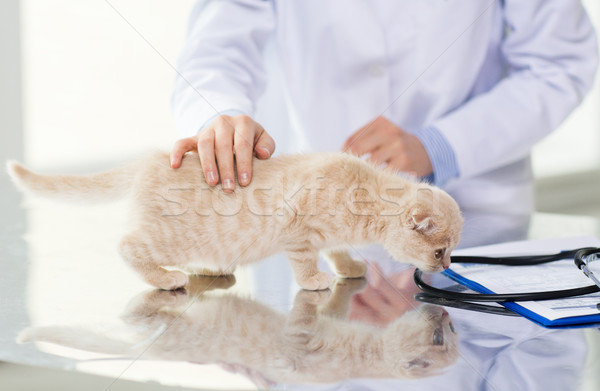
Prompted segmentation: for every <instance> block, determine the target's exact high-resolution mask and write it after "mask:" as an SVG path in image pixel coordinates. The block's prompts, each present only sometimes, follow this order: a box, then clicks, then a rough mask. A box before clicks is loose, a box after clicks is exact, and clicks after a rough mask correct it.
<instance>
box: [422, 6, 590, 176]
mask: <svg viewBox="0 0 600 391" xmlns="http://www.w3.org/2000/svg"><path fill="white" fill-rule="evenodd" d="M503 7H504V15H505V16H504V17H505V24H506V28H507V31H508V32H507V35H506V37H505V39H504V41H503V43H502V46H501V50H502V54H503V56H504V58H505V60H506V62H507V65H508V75H507V77H506V78H504V79H502V80H501V81H500V82H499V83H498V84H496V85H495V87H493V88H492V89H491V90H489V91H488V92H486V93H483V94H481V95H478V96H475V97H473V98H472V99H470V100H469V101H467V102H466V103H465V104H464V105H462V106H461V107H459V108H457V109H456V110H454V111H453V112H450V113H449V114H447V115H445V116H444V117H442V118H440V119H439V120H437V121H434V122H433V123H432V124H431V125H432V126H434V127H435V128H437V129H438V130H439V131H440V132H441V133H442V134H443V136H444V138H445V139H446V140H447V141H448V142H449V144H450V145H451V146H452V149H453V150H454V153H455V156H456V159H457V163H458V171H459V173H460V176H461V177H472V176H475V175H478V174H481V173H484V172H487V171H490V170H493V169H495V168H498V167H501V166H504V165H506V164H509V163H512V162H515V161H518V160H520V159H522V158H524V157H526V156H528V154H529V152H530V149H531V147H532V146H533V145H534V144H535V143H537V142H538V141H539V140H541V139H542V138H543V137H544V136H546V135H547V134H549V133H550V132H551V131H552V130H553V129H555V128H556V127H557V126H558V125H559V124H560V123H561V122H562V121H563V120H564V119H565V117H566V116H567V115H568V114H569V113H570V112H571V111H572V110H573V109H574V108H575V107H576V106H577V105H578V104H579V103H580V102H581V100H582V99H583V97H584V96H585V94H586V93H587V92H588V91H589V89H590V88H591V86H592V84H593V79H594V75H595V72H596V68H597V62H598V60H597V57H598V55H597V42H596V36H595V32H594V29H593V27H592V25H591V23H590V20H589V19H588V17H587V14H586V13H585V11H584V9H583V6H582V5H581V3H580V2H579V1H577V0H527V1H523V0H505V1H504V4H503Z"/></svg>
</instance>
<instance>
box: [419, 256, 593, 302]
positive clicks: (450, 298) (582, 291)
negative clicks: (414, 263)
mask: <svg viewBox="0 0 600 391" xmlns="http://www.w3.org/2000/svg"><path fill="white" fill-rule="evenodd" d="M569 258H572V259H573V261H574V262H575V266H577V268H578V269H579V270H581V271H582V272H583V273H584V274H585V275H586V277H588V278H590V279H591V280H592V281H594V284H595V285H589V286H585V287H580V288H571V289H563V290H555V291H544V292H522V293H506V294H503V293H500V294H495V293H494V294H485V293H461V292H455V291H450V290H447V289H441V288H435V287H433V286H431V285H429V284H427V283H425V281H423V278H422V275H423V273H422V272H421V270H419V269H416V270H415V273H414V280H415V284H417V286H418V287H419V289H421V290H422V291H423V293H419V294H417V295H415V298H416V299H417V300H420V301H426V302H431V303H435V304H440V305H446V306H454V307H461V308H470V309H477V310H485V312H497V313H505V310H504V308H497V307H488V306H481V305H477V304H473V303H468V302H496V303H503V302H515V301H538V300H553V299H564V298H567V297H574V296H581V295H587V294H590V293H595V292H600V281H599V280H598V279H597V278H596V276H595V275H594V273H592V271H591V270H590V269H589V267H588V265H589V263H590V262H592V261H595V260H596V259H600V248H597V247H585V248H580V249H576V250H567V251H561V252H560V253H557V254H551V255H534V256H513V257H478V256H453V257H452V258H451V260H452V263H476V264H490V265H508V266H531V265H539V264H543V263H548V262H554V261H560V260H564V259H569ZM478 308H479V309H478ZM484 308H485V309H484ZM598 308H599V309H600V304H598Z"/></svg>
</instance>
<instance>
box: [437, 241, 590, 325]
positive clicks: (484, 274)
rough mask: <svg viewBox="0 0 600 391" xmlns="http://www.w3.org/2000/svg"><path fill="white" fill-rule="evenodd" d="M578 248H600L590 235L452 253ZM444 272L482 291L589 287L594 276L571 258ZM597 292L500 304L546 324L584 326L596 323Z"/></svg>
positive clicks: (457, 266)
mask: <svg viewBox="0 0 600 391" xmlns="http://www.w3.org/2000/svg"><path fill="white" fill-rule="evenodd" d="M580 247H600V240H598V238H596V237H594V236H585V237H571V238H559V239H549V240H535V241H520V242H510V243H502V244H496V245H492V246H484V247H476V248H470V249H464V250H456V251H454V252H453V253H452V255H478V256H501V255H502V256H507V255H527V254H531V255H534V254H535V255H540V254H551V253H557V252H560V251H562V250H568V249H573V248H580ZM444 274H445V275H447V276H448V277H450V278H452V279H453V280H455V281H457V282H459V283H461V284H462V285H465V286H467V287H468V288H471V289H473V290H475V291H477V292H480V293H518V292H537V291H548V290H560V289H567V288H574V287H581V286H588V285H590V284H592V281H591V280H590V279H588V278H587V277H585V275H584V274H583V273H582V272H581V271H580V270H579V269H577V267H576V266H575V265H574V264H573V260H572V259H570V260H564V261H556V262H552V263H548V264H543V265H535V266H516V267H515V266H496V265H477V264H452V266H451V267H450V269H448V270H446V271H445V272H444ZM598 303H600V292H599V293H594V294H590V295H585V296H578V297H572V298H566V299H560V300H545V301H535V302H532V301H529V302H519V303H501V304H502V305H503V306H504V307H506V308H508V309H509V310H511V311H513V312H516V313H518V314H519V315H522V316H523V317H525V318H527V319H530V320H532V321H533V322H536V323H538V324H540V325H542V326H544V327H549V328H551V327H585V326H591V325H593V324H597V323H600V311H599V310H598V308H597V307H596V305H597V304H598Z"/></svg>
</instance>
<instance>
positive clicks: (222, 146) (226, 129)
mask: <svg viewBox="0 0 600 391" xmlns="http://www.w3.org/2000/svg"><path fill="white" fill-rule="evenodd" d="M190 151H196V152H198V155H199V157H200V163H201V164H202V169H203V171H204V178H205V179H206V183H208V184H209V185H211V186H214V185H216V184H217V183H218V182H219V177H220V179H221V186H222V188H223V191H225V192H227V193H230V192H232V191H233V189H234V188H235V176H234V154H235V166H237V177H238V182H239V183H240V185H241V186H246V185H248V184H249V183H250V181H251V180H252V156H253V155H256V157H258V158H259V159H268V158H270V157H271V155H272V154H273V152H274V151H275V141H273V139H272V138H271V136H270V135H269V134H268V133H267V132H266V131H265V130H264V129H263V127H262V126H261V125H260V124H259V123H258V122H255V121H254V120H253V119H252V118H250V117H248V116H247V115H237V116H233V117H231V116H228V115H220V116H218V117H217V118H216V119H215V120H214V122H213V123H212V124H210V125H209V126H207V127H205V128H204V129H202V131H201V132H200V133H198V135H196V136H194V137H189V138H184V139H181V140H179V141H177V142H176V143H175V145H174V146H173V149H172V150H171V167H172V168H179V166H180V165H181V159H182V158H183V155H184V154H185V153H186V152H190Z"/></svg>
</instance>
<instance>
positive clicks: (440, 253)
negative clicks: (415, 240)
mask: <svg viewBox="0 0 600 391" xmlns="http://www.w3.org/2000/svg"><path fill="white" fill-rule="evenodd" d="M445 252H446V249H445V248H438V249H437V250H435V253H434V254H433V256H434V257H435V259H436V260H437V261H441V260H442V258H444V253H445Z"/></svg>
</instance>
